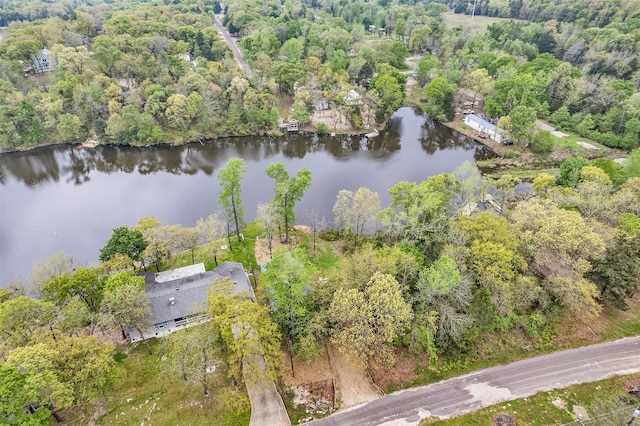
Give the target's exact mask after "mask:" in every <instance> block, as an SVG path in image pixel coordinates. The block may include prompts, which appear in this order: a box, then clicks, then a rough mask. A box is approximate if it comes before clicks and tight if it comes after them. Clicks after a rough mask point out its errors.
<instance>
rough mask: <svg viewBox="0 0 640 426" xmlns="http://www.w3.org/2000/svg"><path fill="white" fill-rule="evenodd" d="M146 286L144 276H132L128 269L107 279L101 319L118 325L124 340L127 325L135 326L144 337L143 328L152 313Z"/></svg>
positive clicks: (105, 322) (106, 322)
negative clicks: (146, 295) (146, 294)
mask: <svg viewBox="0 0 640 426" xmlns="http://www.w3.org/2000/svg"><path fill="white" fill-rule="evenodd" d="M144 286H145V284H144V277H141V276H132V275H131V274H129V273H128V272H126V271H121V272H117V273H115V274H113V275H111V276H109V277H107V279H106V282H105V289H104V297H103V299H102V305H101V307H100V311H101V314H102V315H101V321H102V322H103V323H104V324H115V325H117V326H118V327H119V328H120V332H121V333H122V339H123V340H124V339H126V337H127V335H126V328H127V326H132V327H135V328H136V329H137V331H138V333H140V335H141V336H142V338H143V339H144V335H143V334H142V332H141V329H142V327H143V326H144V325H146V323H145V322H146V321H147V317H149V315H150V314H151V308H150V306H149V300H148V299H147V298H146V297H145V289H144ZM145 343H146V340H145Z"/></svg>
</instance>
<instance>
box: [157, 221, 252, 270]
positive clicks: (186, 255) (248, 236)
mask: <svg viewBox="0 0 640 426" xmlns="http://www.w3.org/2000/svg"><path fill="white" fill-rule="evenodd" d="M242 234H243V236H244V240H243V241H241V242H238V238H237V237H236V236H235V235H232V236H231V239H230V240H229V239H228V238H221V239H219V240H217V241H216V242H214V243H211V244H205V245H202V246H198V247H196V249H195V250H194V253H193V259H192V257H191V250H186V251H183V252H180V253H177V254H175V255H174V256H173V259H172V262H171V264H170V265H163V266H164V270H168V269H172V268H179V267H181V266H187V265H191V264H192V263H200V262H204V264H205V268H206V269H207V270H210V269H213V268H215V266H216V265H215V259H217V261H218V264H220V263H222V262H224V261H227V260H229V261H233V262H240V263H242V264H243V265H244V267H245V269H246V270H247V271H248V272H249V271H251V268H252V267H253V268H255V267H257V264H256V256H255V248H256V237H257V236H259V235H260V225H259V223H258V222H252V223H250V224H248V225H247V226H246V227H245V228H244V229H243V232H242ZM229 241H230V242H231V243H229ZM222 247H226V248H224V249H223V248H222ZM214 249H215V258H214Z"/></svg>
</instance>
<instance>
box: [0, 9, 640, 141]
mask: <svg viewBox="0 0 640 426" xmlns="http://www.w3.org/2000/svg"><path fill="white" fill-rule="evenodd" d="M6 3H7V4H6V5H5V8H4V9H3V13H4V15H3V16H4V17H3V18H2V19H4V20H5V21H6V22H5V23H10V25H9V28H8V30H7V31H8V34H7V35H6V37H5V38H4V39H3V40H2V41H1V42H0V73H1V74H2V88H1V90H0V96H2V100H3V102H2V105H1V106H0V125H1V129H0V145H1V146H2V149H3V150H14V149H26V148H29V147H33V146H38V145H42V144H51V143H76V142H82V141H85V140H87V139H88V138H94V139H97V140H98V141H100V142H104V143H116V144H130V145H136V146H144V145H149V144H154V143H174V144H179V143H185V142H189V141H197V140H202V139H206V138H214V137H218V136H232V135H250V134H264V133H275V134H278V132H279V129H278V120H279V119H283V120H285V121H286V120H288V119H293V118H295V119H296V120H298V121H299V122H300V123H301V124H308V123H309V122H310V115H312V114H313V112H314V110H315V109H317V108H318V105H319V104H323V103H327V104H328V105H329V106H330V107H331V108H332V109H334V110H337V111H339V113H340V116H341V117H344V119H345V120H348V122H349V123H350V126H351V128H352V129H354V130H356V131H357V130H360V131H362V130H364V129H367V128H370V127H376V126H381V125H384V123H385V122H386V119H387V118H388V117H389V116H390V115H391V114H392V113H393V112H394V111H395V110H396V109H397V108H398V107H399V106H401V105H403V104H405V102H406V83H407V70H408V69H409V68H408V66H407V64H406V63H405V59H406V58H407V57H408V56H409V55H419V56H420V59H419V63H418V66H417V69H416V70H415V73H414V74H415V75H416V78H417V81H418V85H419V88H420V90H422V93H423V95H422V96H421V97H420V100H419V101H415V102H416V103H417V105H418V106H420V107H421V108H422V109H423V110H425V111H426V112H427V113H428V114H429V115H430V116H432V117H434V118H436V119H438V120H439V121H443V122H446V121H449V120H451V119H452V118H453V117H454V113H455V111H456V109H457V108H459V107H460V106H461V105H462V103H463V102H464V96H463V95H462V94H464V93H465V91H467V92H468V91H471V93H473V98H474V100H475V99H476V97H477V98H478V99H480V100H481V102H483V105H484V110H485V111H486V113H487V115H488V116H489V117H490V118H491V119H493V120H495V121H496V122H499V125H500V126H501V127H502V128H504V129H505V130H507V131H509V132H510V133H511V134H512V135H513V139H514V141H516V142H517V143H518V144H521V145H522V146H526V147H530V148H532V149H534V150H537V151H538V152H540V153H545V152H547V151H549V150H551V149H552V148H553V140H549V137H548V135H546V134H545V133H544V132H537V131H536V129H535V128H534V127H533V122H535V120H536V119H537V118H541V119H545V120H547V121H549V122H550V123H552V124H554V125H555V126H557V127H558V128H559V129H560V130H565V131H572V132H575V133H577V134H578V135H580V136H582V137H584V138H589V139H591V140H595V141H598V142H601V143H602V144H604V145H607V146H609V147H614V148H622V149H627V150H628V149H633V148H635V147H637V146H638V138H639V137H640V136H639V135H640V94H638V86H639V84H640V83H639V82H640V73H639V72H638V67H639V66H640V65H639V64H638V60H637V57H638V53H639V51H638V49H639V48H638V22H640V20H639V18H638V14H639V13H640V12H639V11H638V10H639V9H640V7H638V6H637V5H636V3H634V2H632V1H622V2H613V3H611V2H608V3H607V4H601V3H600V2H589V1H584V2H535V4H533V3H531V4H530V3H526V2H522V1H520V2H518V1H515V0H514V1H509V2H507V3H504V2H503V3H501V6H500V8H499V10H494V9H493V8H492V7H493V6H492V2H486V1H480V2H477V4H476V9H477V10H476V11H474V12H473V13H474V14H475V13H477V14H478V15H480V14H485V15H492V16H494V15H495V16H501V17H506V18H515V19H517V20H504V21H501V22H497V23H494V24H492V25H491V26H490V27H489V28H488V31H486V32H479V33H474V32H471V31H467V30H465V29H464V28H463V27H447V26H446V25H445V22H444V18H443V17H444V14H445V13H446V11H447V6H449V7H451V8H453V9H455V10H457V11H459V12H461V10H458V9H459V7H460V5H459V4H457V3H456V2H453V3H452V4H448V5H446V4H443V3H438V2H388V1H379V2H362V1H354V2H332V1H326V2H318V1H315V0H314V1H311V2H304V1H287V2H284V3H283V4H281V3H280V2H268V1H265V2H262V1H253V0H251V1H239V2H235V3H233V4H229V5H221V4H220V3H218V2H214V3H212V4H204V3H201V2H197V1H182V2H173V3H168V2H167V3H168V4H165V3H162V2H128V3H127V4H126V5H124V4H123V5H120V6H118V7H113V5H111V4H110V3H86V4H84V3H83V2H80V3H79V4H78V3H73V5H71V4H69V3H68V2H56V3H54V4H55V5H56V7H55V8H53V7H51V8H49V7H48V8H47V10H48V12H46V15H47V16H42V14H43V13H45V12H43V11H42V9H41V8H40V5H41V4H40V3H38V2H12V1H8V0H7V1H6ZM454 3H455V4H454ZM556 3H559V4H556ZM465 4H466V3H465ZM467 9H468V7H467V8H465V9H464V12H465V13H470V12H469V11H468V10H467ZM216 13H218V14H219V15H218V17H219V19H220V21H221V22H222V23H223V24H224V25H225V26H226V27H227V28H228V30H229V31H230V32H231V33H232V34H234V35H235V36H236V37H237V38H238V39H239V44H240V47H241V49H242V52H243V55H244V58H245V59H246V60H247V61H248V62H249V64H250V65H251V68H252V72H251V73H250V74H247V73H244V72H243V71H241V69H239V68H238V67H237V66H236V64H235V63H234V61H233V55H232V54H231V51H230V49H229V47H228V45H227V44H226V43H225V42H224V41H223V39H222V38H221V36H220V35H219V33H218V32H217V31H216V30H215V28H214V27H213V23H214V19H215V18H214V15H215V14H216ZM8 21H11V22H8ZM42 49H47V50H48V51H49V53H48V55H49V56H50V57H49V59H48V60H50V61H52V62H51V63H53V64H54V65H55V66H54V69H53V70H51V71H49V72H44V73H38V72H36V71H37V67H35V66H34V58H36V57H37V55H38V54H39V52H41V51H42ZM409 73H410V72H409ZM352 90H355V92H356V93H357V94H358V97H359V101H358V102H353V100H350V97H348V96H345V94H347V93H350V92H351V91H352ZM320 127H321V128H320V129H315V130H316V131H327V130H328V129H326V128H325V127H326V126H320Z"/></svg>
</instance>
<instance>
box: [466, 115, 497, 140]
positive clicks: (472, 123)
mask: <svg viewBox="0 0 640 426" xmlns="http://www.w3.org/2000/svg"><path fill="white" fill-rule="evenodd" d="M464 124H466V125H467V126H469V127H471V128H472V129H474V130H475V131H477V132H480V133H483V134H485V135H487V136H488V137H489V138H491V139H493V140H494V141H496V142H501V141H502V129H499V128H497V127H496V126H495V124H491V123H489V122H488V121H487V120H485V119H483V118H480V117H478V116H477V115H475V114H469V115H466V116H465V117H464Z"/></svg>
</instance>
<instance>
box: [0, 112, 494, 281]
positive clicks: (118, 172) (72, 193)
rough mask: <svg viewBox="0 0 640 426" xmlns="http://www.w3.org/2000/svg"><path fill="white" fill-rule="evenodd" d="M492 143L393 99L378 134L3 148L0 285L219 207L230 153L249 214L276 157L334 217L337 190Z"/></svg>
mask: <svg viewBox="0 0 640 426" xmlns="http://www.w3.org/2000/svg"><path fill="white" fill-rule="evenodd" d="M493 155H494V154H493V152H492V151H491V150H489V149H488V148H487V147H485V146H484V145H481V144H478V143H477V142H475V141H474V140H473V139H471V138H468V137H466V136H464V135H462V134H459V133H456V132H454V131H452V130H451V129H449V128H447V127H444V126H441V125H439V124H437V123H436V122H434V121H433V120H431V119H429V118H428V117H426V116H425V115H424V114H422V113H421V112H419V111H417V110H414V109H412V108H401V109H399V110H398V111H397V112H396V113H395V114H394V115H393V117H392V118H391V121H390V123H389V126H388V127H387V129H385V130H384V131H383V132H381V133H380V135H379V136H378V137H376V138H374V139H371V140H367V139H365V138H361V137H360V136H357V137H347V136H334V137H332V136H323V137H317V136H308V135H288V136H284V137H243V138H227V139H216V140H212V141H209V142H204V143H203V144H199V143H194V144H189V145H185V146H180V147H169V146H156V147H150V148H132V147H124V146H123V147H121V146H99V147H98V148H96V149H81V150H79V149H77V148H76V147H75V146H68V145H65V146H54V147H45V148H40V149H37V150H33V151H30V152H26V153H8V154H3V155H0V285H2V286H7V285H8V284H9V283H10V282H11V281H13V280H19V279H27V278H28V277H29V276H30V273H31V270H32V268H33V265H34V262H36V261H39V260H44V259H45V258H46V257H47V256H49V255H51V254H53V253H57V252H65V253H67V254H69V255H70V256H71V257H73V258H74V259H76V260H78V261H80V262H83V263H95V262H97V261H98V256H99V254H100V249H101V248H102V247H103V246H104V244H105V243H106V241H107V240H108V239H109V237H110V236H111V233H112V230H113V229H114V228H116V227H118V226H121V225H129V226H133V225H135V224H136V223H137V221H138V219H140V218H141V217H145V216H156V217H157V218H158V219H159V220H160V221H162V222H163V223H165V224H181V225H183V226H194V225H195V223H196V221H197V220H198V218H200V217H206V216H208V215H209V214H211V213H212V212H214V211H216V210H219V207H218V206H217V203H216V198H217V197H218V189H219V188H218V185H219V184H218V179H217V177H216V174H217V173H218V170H219V169H220V168H221V167H224V166H225V164H226V161H227V160H228V159H229V158H232V157H241V158H243V159H244V160H245V164H246V166H247V174H246V175H245V177H244V179H243V181H242V198H243V200H244V202H245V204H246V208H245V218H246V220H247V221H251V220H253V219H254V218H255V214H256V205H257V204H258V203H264V202H268V201H270V200H271V199H272V198H273V191H274V185H273V184H274V182H273V180H272V179H270V178H268V177H267V176H266V174H265V169H266V168H267V167H268V166H269V165H270V164H271V163H273V162H276V161H280V162H281V163H282V164H283V165H284V166H285V168H286V169H287V170H288V171H289V173H290V174H291V175H294V174H295V173H297V171H298V170H299V169H300V168H302V167H306V168H308V169H309V170H311V176H312V184H311V187H310V188H309V189H308V190H307V192H306V193H305V195H304V197H303V198H302V200H301V201H300V202H299V203H298V204H297V206H296V215H297V222H298V223H302V224H304V223H307V222H308V220H307V218H306V216H307V214H308V212H309V211H311V210H312V209H313V210H316V211H317V212H318V213H319V214H320V216H325V217H326V218H327V220H328V221H329V222H330V223H333V217H332V213H331V211H332V207H333V204H334V202H335V199H336V195H337V194H338V191H340V190H341V189H349V190H352V191H355V190H357V189H358V188H359V187H367V188H369V189H371V190H372V191H376V192H378V193H379V194H380V198H381V200H382V203H383V206H386V205H387V204H388V202H389V195H388V193H387V190H388V189H389V188H390V187H392V186H393V185H395V184H396V183H398V182H399V181H402V180H406V181H412V182H420V181H422V180H424V179H426V178H428V177H429V176H433V175H436V174H439V173H446V172H452V171H453V170H454V169H455V168H456V167H458V166H459V165H460V164H461V163H462V162H463V161H465V160H472V161H473V160H481V159H486V158H490V157H492V156H493Z"/></svg>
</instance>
